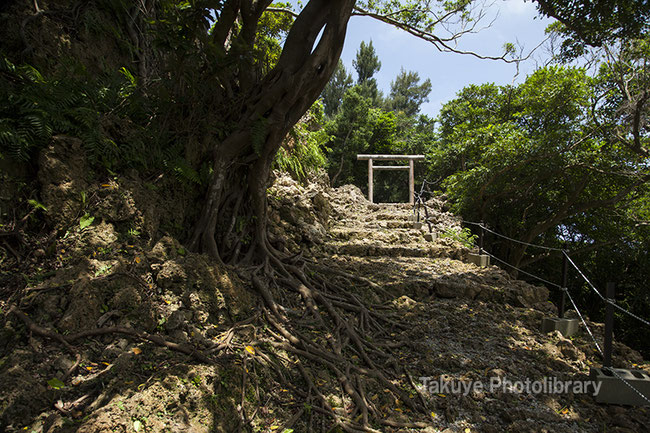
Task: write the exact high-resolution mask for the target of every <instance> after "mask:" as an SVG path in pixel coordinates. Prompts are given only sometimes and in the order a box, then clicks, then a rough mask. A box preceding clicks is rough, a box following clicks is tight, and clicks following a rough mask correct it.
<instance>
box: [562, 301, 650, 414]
mask: <svg viewBox="0 0 650 433" xmlns="http://www.w3.org/2000/svg"><path fill="white" fill-rule="evenodd" d="M566 294H567V296H568V297H569V301H571V305H573V308H574V309H575V310H576V313H578V317H580V320H581V321H582V324H583V325H584V326H585V329H586V330H587V332H588V333H589V336H590V337H591V340H592V341H593V342H594V344H595V345H596V349H598V352H599V353H600V355H601V356H602V357H603V358H604V357H605V354H604V353H603V351H602V349H601V348H600V345H599V344H598V341H596V337H594V334H593V333H592V332H591V329H590V328H589V326H588V325H587V322H586V321H585V319H584V317H583V316H582V313H581V312H580V309H579V308H578V306H577V305H576V303H575V302H574V301H573V297H572V296H571V293H569V291H568V290H567V291H566ZM607 370H608V371H611V372H612V373H613V374H614V376H616V378H617V379H619V380H620V381H621V382H623V383H624V384H625V385H627V386H628V387H630V388H631V389H632V390H633V391H634V392H635V393H637V394H638V395H639V397H641V398H642V399H643V400H645V401H647V402H648V403H650V399H649V398H648V397H646V396H645V395H643V394H642V393H641V391H639V390H638V389H636V388H635V387H634V386H632V384H631V383H630V382H628V381H627V380H625V379H624V378H623V377H621V375H620V374H618V373H617V372H616V370H614V369H613V368H607Z"/></svg>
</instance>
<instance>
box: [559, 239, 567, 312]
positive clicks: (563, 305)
mask: <svg viewBox="0 0 650 433" xmlns="http://www.w3.org/2000/svg"><path fill="white" fill-rule="evenodd" d="M568 276H569V259H567V255H566V250H562V299H561V300H560V314H559V317H560V319H564V313H565V311H566V290H567V284H568Z"/></svg>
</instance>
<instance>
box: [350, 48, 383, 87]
mask: <svg viewBox="0 0 650 433" xmlns="http://www.w3.org/2000/svg"><path fill="white" fill-rule="evenodd" d="M352 66H354V69H355V71H357V83H359V84H362V83H365V82H366V81H368V80H369V79H371V78H372V77H373V76H374V75H375V74H376V73H377V72H378V71H379V70H380V69H381V62H380V61H379V57H378V56H377V53H376V52H375V47H373V46H372V41H370V42H369V43H368V44H366V43H365V42H364V41H361V45H360V46H359V50H358V51H357V57H356V59H354V60H353V61H352Z"/></svg>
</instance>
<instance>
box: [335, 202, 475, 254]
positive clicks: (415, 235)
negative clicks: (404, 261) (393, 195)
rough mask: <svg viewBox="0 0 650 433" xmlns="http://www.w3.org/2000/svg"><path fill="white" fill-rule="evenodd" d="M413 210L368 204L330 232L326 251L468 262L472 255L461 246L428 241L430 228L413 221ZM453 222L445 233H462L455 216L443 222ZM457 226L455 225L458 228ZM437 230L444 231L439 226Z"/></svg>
mask: <svg viewBox="0 0 650 433" xmlns="http://www.w3.org/2000/svg"><path fill="white" fill-rule="evenodd" d="M412 215H413V208H412V207H411V205H409V204H402V203H399V204H367V205H366V206H365V209H363V206H360V209H358V211H357V212H356V213H352V214H348V215H345V216H344V217H343V218H341V219H338V220H335V223H334V224H333V226H332V227H331V228H330V230H329V234H328V238H327V240H326V242H325V247H324V250H325V251H326V252H328V253H330V254H337V255H347V256H357V257H428V258H444V257H448V258H456V259H464V258H465V256H466V255H467V254H468V253H469V249H467V248H465V247H464V246H462V245H461V244H459V243H458V242H455V241H453V240H451V239H449V238H444V237H438V239H436V240H433V241H428V240H426V239H425V234H426V233H428V228H427V225H426V224H424V225H423V226H422V227H420V228H416V227H415V225H414V224H413V223H412V222H411V221H409V217H411V216H412ZM441 219H445V220H447V224H449V221H451V222H452V224H451V225H449V226H447V227H444V230H454V229H455V230H459V229H460V221H459V220H457V221H454V220H453V218H451V214H448V215H447V216H446V218H441ZM454 223H455V224H454ZM436 229H437V230H440V229H441V227H438V226H436Z"/></svg>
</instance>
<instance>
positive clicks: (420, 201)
mask: <svg viewBox="0 0 650 433" xmlns="http://www.w3.org/2000/svg"><path fill="white" fill-rule="evenodd" d="M426 184H432V183H431V182H428V181H427V180H426V179H425V180H424V182H423V183H422V188H421V190H420V193H415V195H416V200H415V204H414V206H413V211H414V212H415V213H417V214H418V216H419V211H420V206H424V207H425V211H426V207H427V204H426V203H425V202H424V200H423V198H422V196H423V195H424V190H425V185H426ZM462 222H463V223H465V224H471V225H475V226H478V227H480V228H481V229H483V230H486V231H487V232H489V233H492V234H493V235H496V236H499V237H501V238H503V239H507V240H509V241H511V242H514V243H518V244H520V245H526V246H528V247H533V248H540V249H543V250H547V251H560V252H562V254H563V255H564V256H565V257H566V259H567V261H568V262H569V263H571V265H572V266H573V267H574V268H575V270H576V271H578V273H579V274H580V276H581V277H582V278H583V279H584V280H585V281H586V282H587V284H588V285H589V287H590V288H591V289H592V290H593V291H594V292H595V293H596V294H597V295H598V297H599V298H600V299H601V300H602V301H604V302H605V303H607V304H610V305H612V306H613V307H615V308H617V309H618V310H620V311H622V312H623V313H625V314H627V315H629V316H630V317H633V318H635V319H637V320H639V321H640V322H642V323H644V324H646V325H648V326H650V322H649V321H647V320H645V319H643V318H641V317H639V316H637V315H636V314H634V313H632V312H631V311H628V310H626V309H625V308H623V307H621V306H620V305H618V304H617V303H616V301H614V300H613V299H609V298H605V297H604V296H603V295H602V294H601V293H600V292H599V291H598V289H596V286H594V284H593V283H592V282H591V281H590V280H589V278H587V276H586V275H585V274H584V272H582V270H581V269H580V268H579V267H578V265H576V264H575V262H574V261H573V260H572V259H571V257H570V256H569V254H568V253H567V252H566V250H564V249H561V248H553V247H546V246H543V245H537V244H531V243H528V242H524V241H520V240H518V239H513V238H511V237H508V236H506V235H503V234H501V233H498V232H495V231H494V230H491V229H489V228H487V227H485V225H484V224H483V223H477V222H472V221H464V220H463V221H462ZM483 253H485V254H487V255H488V256H489V257H491V258H492V259H494V260H496V261H497V262H499V263H502V264H504V265H506V266H508V267H510V268H512V269H515V270H516V271H517V272H521V273H522V274H524V275H527V276H529V277H531V278H534V279H536V280H538V281H541V282H542V283H544V284H546V285H548V286H551V287H555V288H557V289H560V290H561V291H562V292H564V293H566V296H567V297H568V298H569V301H570V302H571V305H573V308H574V310H575V311H576V313H577V314H578V317H580V321H581V322H582V324H583V325H584V327H585V329H586V330H587V333H588V334H589V336H590V337H591V340H592V341H593V343H594V345H595V346H596V349H597V350H598V352H599V353H600V355H601V356H602V357H603V358H604V357H605V354H604V353H603V350H602V349H601V347H600V344H598V341H597V340H596V337H594V334H593V332H591V328H589V325H587V321H586V320H585V318H584V316H583V315H582V312H581V311H580V309H579V308H578V305H577V304H576V303H575V301H574V300H573V297H572V296H571V293H570V292H569V290H568V288H566V287H562V286H561V285H559V284H556V283H553V282H551V281H548V280H546V279H544V278H542V277H539V276H537V275H535V274H531V273H530V272H526V271H524V270H523V269H520V268H518V267H517V266H514V265H511V264H510V263H508V262H506V261H505V260H501V259H500V258H498V257H497V256H495V255H493V254H490V253H489V252H487V251H485V249H483ZM608 371H610V372H612V374H614V376H616V378H617V379H619V380H620V381H622V382H623V383H624V384H625V385H626V386H628V387H630V388H631V389H632V390H633V391H634V392H635V393H636V394H638V395H639V396H640V397H641V398H642V399H643V400H645V401H646V402H648V403H649V404H650V398H648V397H646V396H645V395H643V394H642V393H641V392H640V391H639V390H638V389H636V388H635V387H634V386H632V384H631V383H629V382H628V381H627V380H625V379H624V378H623V377H621V375H619V374H618V373H617V372H616V370H614V369H613V368H608Z"/></svg>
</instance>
